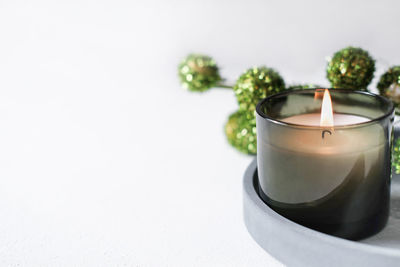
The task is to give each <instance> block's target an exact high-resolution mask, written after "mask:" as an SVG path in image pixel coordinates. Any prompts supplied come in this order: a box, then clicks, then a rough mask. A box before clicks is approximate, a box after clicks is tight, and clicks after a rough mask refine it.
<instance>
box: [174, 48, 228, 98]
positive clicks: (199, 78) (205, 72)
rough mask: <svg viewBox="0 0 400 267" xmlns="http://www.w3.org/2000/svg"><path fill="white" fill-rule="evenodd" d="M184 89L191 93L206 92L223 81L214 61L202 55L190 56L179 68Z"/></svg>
mask: <svg viewBox="0 0 400 267" xmlns="http://www.w3.org/2000/svg"><path fill="white" fill-rule="evenodd" d="M178 75H179V78H180V80H181V83H182V85H183V87H185V88H187V89H188V90H190V91H196V92H204V91H206V90H208V89H210V88H212V87H214V86H216V85H217V84H218V83H219V82H220V81H221V80H222V79H221V76H220V75H219V70H218V66H217V64H216V63H215V61H214V59H212V58H211V57H209V56H205V55H200V54H190V55H188V56H187V57H186V58H185V59H184V60H183V61H182V62H181V63H180V64H179V66H178Z"/></svg>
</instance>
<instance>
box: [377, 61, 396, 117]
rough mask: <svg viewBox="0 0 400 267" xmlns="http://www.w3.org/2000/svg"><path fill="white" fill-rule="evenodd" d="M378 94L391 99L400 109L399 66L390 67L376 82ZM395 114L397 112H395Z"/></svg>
mask: <svg viewBox="0 0 400 267" xmlns="http://www.w3.org/2000/svg"><path fill="white" fill-rule="evenodd" d="M377 87H378V89H379V94H380V95H382V96H385V97H387V98H389V99H391V100H392V101H393V102H394V104H395V106H396V110H398V109H399V108H400V66H394V67H391V68H390V69H389V70H388V71H386V72H385V73H384V74H383V75H382V76H381V78H380V79H379V82H378V86H377ZM396 112H397V111H396Z"/></svg>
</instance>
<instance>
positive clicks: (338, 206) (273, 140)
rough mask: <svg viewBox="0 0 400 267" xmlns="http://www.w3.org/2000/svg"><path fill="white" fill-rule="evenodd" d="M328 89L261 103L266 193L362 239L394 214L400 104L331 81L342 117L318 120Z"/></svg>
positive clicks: (298, 215)
mask: <svg viewBox="0 0 400 267" xmlns="http://www.w3.org/2000/svg"><path fill="white" fill-rule="evenodd" d="M323 90H324V89H307V90H294V91H287V92H284V93H280V94H276V95H273V96H270V97H268V98H266V99H264V100H262V101H261V102H260V103H259V104H258V105H257V108H256V111H257V115H256V116H257V163H258V177H259V181H258V183H259V194H260V197H261V198H262V199H263V200H264V201H265V202H266V203H267V204H268V205H269V206H270V207H271V208H272V209H274V210H275V211H276V212H278V213H280V214H281V215H283V216H285V217H287V218H288V219H290V220H292V221H295V222H297V223H299V224H302V225H304V226H307V227H309V228H312V229H315V230H318V231H321V232H324V233H328V234H332V235H335V236H339V237H343V238H347V239H353V240H357V239H361V238H364V237H367V236H369V235H372V234H374V233H376V232H378V231H379V230H381V229H382V228H383V227H384V226H385V224H386V222H387V219H388V213H389V200H390V178H391V144H392V124H393V120H394V107H393V104H392V103H391V102H390V101H389V100H387V99H386V98H383V97H381V96H378V95H375V94H371V93H367V92H359V91H351V90H341V89H329V92H330V94H331V96H332V106H333V114H334V117H333V119H334V125H333V126H320V125H319V124H318V125H314V124H313V123H314V122H315V120H318V121H319V119H320V117H321V104H322V97H321V96H322V93H323Z"/></svg>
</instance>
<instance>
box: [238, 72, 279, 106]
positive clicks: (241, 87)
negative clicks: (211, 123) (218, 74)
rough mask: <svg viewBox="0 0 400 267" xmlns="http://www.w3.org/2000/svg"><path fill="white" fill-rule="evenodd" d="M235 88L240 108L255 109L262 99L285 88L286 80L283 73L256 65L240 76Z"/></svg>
mask: <svg viewBox="0 0 400 267" xmlns="http://www.w3.org/2000/svg"><path fill="white" fill-rule="evenodd" d="M233 90H234V91H235V95H236V98H237V100H238V102H239V109H240V110H247V111H254V110H255V108H256V105H257V103H258V102H259V101H260V100H261V99H263V98H265V97H267V96H270V95H273V94H276V93H279V92H281V91H283V90H285V82H284V81H283V79H282V77H281V75H279V73H278V72H276V71H275V70H273V69H271V68H267V67H254V68H251V69H248V70H247V71H246V72H245V73H243V74H242V75H241V76H240V77H239V79H238V80H237V81H236V84H235V86H234V87H233Z"/></svg>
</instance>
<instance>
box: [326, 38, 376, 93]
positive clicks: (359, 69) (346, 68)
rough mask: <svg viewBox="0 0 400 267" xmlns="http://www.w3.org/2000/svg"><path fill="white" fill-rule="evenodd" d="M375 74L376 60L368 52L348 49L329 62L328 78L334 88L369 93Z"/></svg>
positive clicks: (352, 48) (355, 48)
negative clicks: (369, 86)
mask: <svg viewBox="0 0 400 267" xmlns="http://www.w3.org/2000/svg"><path fill="white" fill-rule="evenodd" d="M374 72H375V60H374V59H373V58H372V57H371V56H370V55H369V54H368V52H367V51H365V50H363V49H361V48H357V47H351V46H349V47H346V48H344V49H342V50H340V51H338V52H336V53H335V54H334V55H333V57H332V59H331V60H330V61H329V63H328V66H327V69H326V76H327V78H328V80H329V81H330V83H331V86H332V87H334V88H344V89H353V90H364V91H367V87H368V85H369V84H370V82H371V81H372V78H373V77H374Z"/></svg>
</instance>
